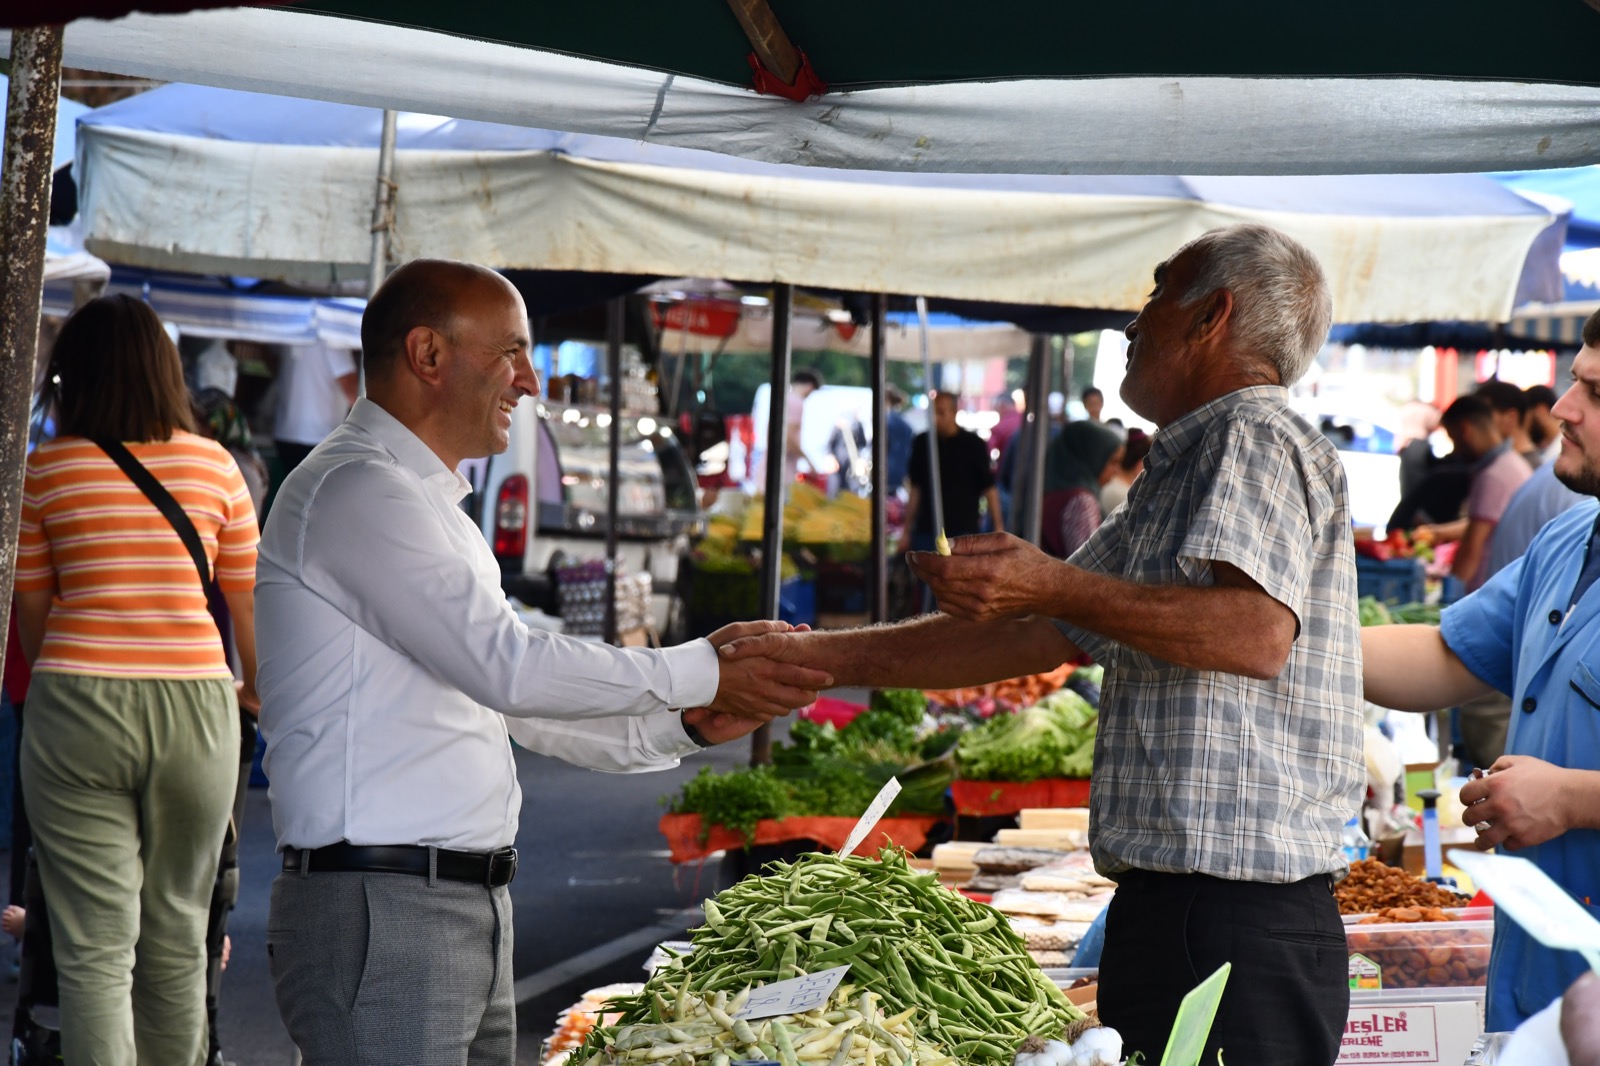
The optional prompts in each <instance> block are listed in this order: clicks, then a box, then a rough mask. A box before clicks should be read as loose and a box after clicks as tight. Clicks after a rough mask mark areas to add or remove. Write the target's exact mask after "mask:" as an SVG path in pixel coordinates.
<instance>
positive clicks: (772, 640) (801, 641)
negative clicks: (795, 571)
mask: <svg viewBox="0 0 1600 1066" xmlns="http://www.w3.org/2000/svg"><path fill="white" fill-rule="evenodd" d="M951 545H952V554H951V555H949V556H940V555H936V554H934V553H932V552H912V553H910V554H908V556H907V559H908V560H909V562H910V564H911V567H912V570H913V571H914V572H915V573H916V575H917V576H918V577H919V578H921V579H922V580H923V581H925V582H927V584H928V585H929V587H930V588H932V589H933V592H934V595H935V597H936V598H937V599H938V602H939V606H940V609H941V611H942V612H943V613H942V614H937V615H927V616H924V617H921V618H915V619H910V620H908V621H905V622H900V623H897V624H895V625H886V626H874V627H872V628H869V629H854V630H841V631H835V632H827V633H821V632H811V631H810V630H809V628H808V627H806V626H789V625H787V624H785V623H781V622H741V623H737V624H735V625H730V626H726V627H724V628H723V629H720V630H718V631H717V632H716V633H714V634H712V636H711V643H712V644H713V646H715V647H716V648H717V651H718V655H719V658H720V666H721V681H720V684H719V687H718V690H717V698H716V700H714V701H713V702H712V705H711V706H710V707H702V708H697V709H695V710H693V711H688V712H685V715H684V718H685V721H686V722H687V723H688V724H690V725H693V726H695V727H696V728H697V729H698V730H699V731H700V732H701V734H702V735H703V736H705V737H706V739H707V740H712V741H714V742H717V743H720V742H722V741H723V740H731V739H734V738H735V737H739V736H743V735H744V734H746V733H749V732H751V731H752V730H754V729H755V728H756V727H757V726H758V725H761V724H763V723H765V722H769V721H771V720H772V719H773V718H775V717H780V716H782V715H783V714H785V713H787V710H788V708H790V707H798V706H802V705H803V704H805V703H809V702H810V701H811V699H812V698H814V696H815V694H816V691H815V690H817V689H819V688H826V687H829V686H830V685H833V684H841V685H866V686H874V687H902V686H903V687H918V688H957V687H962V686H965V685H972V684H983V683H986V682H989V681H998V680H1002V679H1004V678H1008V677H1017V676H1020V675H1023V674H1030V673H1039V672H1042V671H1046V670H1051V669H1054V668H1055V667H1057V666H1059V665H1060V664H1061V663H1062V662H1064V661H1066V660H1067V659H1068V658H1070V657H1071V656H1073V655H1075V654H1076V653H1077V650H1076V649H1075V648H1074V647H1073V646H1072V645H1071V644H1070V642H1068V641H1067V639H1066V638H1065V637H1064V636H1063V635H1062V634H1061V631H1060V630H1059V629H1057V628H1056V626H1055V625H1053V624H1052V623H1051V622H1050V621H1049V619H1048V618H1047V617H1046V612H1045V611H1044V610H1043V608H1044V607H1045V605H1047V604H1049V603H1050V602H1052V599H1053V597H1055V596H1056V595H1058V593H1059V590H1058V588H1057V586H1058V585H1059V583H1060V581H1061V580H1062V579H1063V577H1066V578H1069V579H1070V577H1071V575H1070V574H1069V573H1068V571H1069V569H1070V568H1068V567H1065V566H1063V565H1061V563H1060V562H1059V561H1058V560H1055V559H1052V558H1051V557H1050V556H1048V555H1046V554H1044V553H1043V552H1041V551H1039V549H1037V548H1036V547H1034V546H1033V545H1031V544H1029V543H1028V542H1027V541H1024V540H1020V539H1018V538H1016V537H1013V536H1010V535H1009V534H1004V533H994V534H986V535H982V536H971V537H958V538H957V539H955V540H954V541H952V542H951Z"/></svg>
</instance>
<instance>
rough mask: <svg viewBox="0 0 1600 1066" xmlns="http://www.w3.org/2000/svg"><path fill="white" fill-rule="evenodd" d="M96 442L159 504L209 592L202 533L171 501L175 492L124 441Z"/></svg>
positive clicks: (208, 568) (208, 571)
mask: <svg viewBox="0 0 1600 1066" xmlns="http://www.w3.org/2000/svg"><path fill="white" fill-rule="evenodd" d="M95 443H96V444H98V445H99V446H100V450H101V451H103V452H105V453H106V454H107V455H109V456H111V459H112V461H113V462H115V463H116V464H117V465H118V466H120V467H121V468H122V472H123V473H124V474H127V475H128V480H129V481H131V482H133V483H134V484H135V485H137V486H139V491H140V492H143V493H144V494H145V495H146V496H147V497H149V499H150V502H151V503H153V504H155V505H156V510H158V511H160V512H161V513H162V514H163V515H165V516H166V519H167V521H168V522H171V523H172V528H173V531H174V532H176V533H177V534H178V539H179V540H181V541H183V546H184V547H185V548H188V549H189V557H190V558H191V559H193V560H194V568H195V571H196V572H197V573H199V575H200V588H201V589H202V590H207V591H209V590H210V588H211V564H210V563H209V562H208V561H207V560H206V546H205V545H204V544H202V543H201V542H200V533H199V531H198V530H196V529H195V528H194V523H193V522H192V521H190V520H189V516H188V515H186V514H184V512H183V507H182V505H180V504H179V503H178V501H177V500H175V499H173V498H172V493H170V492H168V491H167V490H166V488H165V486H163V485H162V484H161V482H159V481H157V480H156V477H155V475H154V474H152V473H150V471H148V470H146V469H145V467H144V464H143V463H141V462H139V460H137V459H135V458H134V457H133V453H132V452H130V451H128V449H127V448H126V447H124V446H123V444H122V442H121V441H115V440H96V441H95Z"/></svg>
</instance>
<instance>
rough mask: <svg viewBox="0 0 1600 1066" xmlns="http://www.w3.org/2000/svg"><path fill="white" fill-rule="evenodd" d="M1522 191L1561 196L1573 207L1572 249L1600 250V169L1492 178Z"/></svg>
mask: <svg viewBox="0 0 1600 1066" xmlns="http://www.w3.org/2000/svg"><path fill="white" fill-rule="evenodd" d="M1489 176H1490V177H1491V178H1493V179H1494V180H1495V181H1498V182H1500V183H1501V184H1502V185H1504V186H1506V187H1507V188H1509V189H1515V190H1516V191H1518V192H1526V193H1534V194H1537V195H1542V196H1557V197H1560V198H1561V199H1563V200H1565V201H1567V203H1569V204H1571V205H1572V216H1571V218H1570V219H1569V220H1568V222H1567V247H1568V248H1597V247H1600V167H1569V168H1566V169H1561V170H1513V171H1505V172H1501V173H1498V174H1491V175H1489Z"/></svg>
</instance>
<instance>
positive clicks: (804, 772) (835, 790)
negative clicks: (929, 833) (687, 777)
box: [671, 692, 956, 842]
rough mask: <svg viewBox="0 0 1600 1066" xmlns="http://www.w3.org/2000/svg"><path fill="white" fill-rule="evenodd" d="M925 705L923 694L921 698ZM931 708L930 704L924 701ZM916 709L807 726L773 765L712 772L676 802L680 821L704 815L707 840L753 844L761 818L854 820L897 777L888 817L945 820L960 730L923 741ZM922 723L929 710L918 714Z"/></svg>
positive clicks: (781, 748)
mask: <svg viewBox="0 0 1600 1066" xmlns="http://www.w3.org/2000/svg"><path fill="white" fill-rule="evenodd" d="M915 695H916V696H917V698H918V699H919V700H921V699H922V694H921V693H920V692H918V693H915ZM924 703H925V701H924ZM910 714H911V703H910V701H909V700H902V701H901V702H900V703H899V704H898V705H894V706H890V707H880V708H878V709H869V710H867V711H863V712H862V713H861V714H859V715H857V716H856V718H855V719H854V720H853V721H851V723H850V724H849V725H848V726H846V727H845V728H844V729H835V728H834V727H833V726H832V725H829V724H819V723H816V722H810V721H806V720H805V719H801V720H799V721H797V722H795V723H794V724H793V725H792V726H790V729H789V742H788V743H787V744H781V743H780V744H774V745H773V746H772V765H771V766H769V767H759V768H753V769H748V770H736V771H733V772H732V773H726V774H716V773H713V772H712V771H711V770H710V769H709V768H708V769H705V770H702V771H700V774H699V776H697V777H695V778H694V779H693V780H691V781H689V782H688V783H687V784H686V785H684V787H683V790H682V791H681V792H680V793H679V794H678V796H677V797H676V798H675V799H673V800H672V807H671V809H672V811H673V813H675V814H698V815H700V817H701V820H702V832H703V833H707V834H709V833H710V831H711V827H712V826H713V825H724V826H727V827H728V828H730V829H733V830H736V831H738V832H740V833H742V834H743V835H744V837H745V840H746V841H747V842H748V841H750V840H751V839H753V837H754V834H755V823H756V822H758V821H760V820H761V819H762V818H786V817H791V816H796V815H819V816H834V817H842V818H855V817H858V816H860V814H861V813H862V812H863V811H865V810H866V809H867V806H868V805H869V804H870V803H871V802H872V800H873V798H874V797H875V796H877V794H878V790H879V789H881V788H882V787H883V786H884V783H885V782H887V781H888V780H889V778H891V777H896V776H898V777H899V778H900V784H901V787H902V791H901V793H900V795H899V796H898V797H897V798H896V800H895V802H894V804H893V805H892V806H890V808H889V812H888V813H889V814H891V815H899V814H941V813H943V812H944V809H945V804H944V797H945V792H946V790H948V789H949V787H950V782H951V781H952V780H953V779H954V778H955V764H954V761H953V760H952V759H950V758H948V757H945V758H941V756H948V754H949V752H950V749H951V747H952V746H953V745H954V743H955V736H956V731H955V730H942V731H940V732H936V733H932V734H930V735H929V736H927V737H919V736H918V735H917V732H916V729H915V728H914V727H913V726H912V725H911V724H910V722H909V721H908V719H909V718H910ZM916 714H917V719H916V720H917V722H919V723H920V722H921V720H922V714H923V710H922V708H920V707H919V708H917V710H916Z"/></svg>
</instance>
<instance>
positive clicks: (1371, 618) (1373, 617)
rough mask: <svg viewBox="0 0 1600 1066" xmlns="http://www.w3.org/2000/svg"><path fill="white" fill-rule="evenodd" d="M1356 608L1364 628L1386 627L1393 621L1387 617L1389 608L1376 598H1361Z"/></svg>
mask: <svg viewBox="0 0 1600 1066" xmlns="http://www.w3.org/2000/svg"><path fill="white" fill-rule="evenodd" d="M1356 606H1357V610H1358V613H1359V614H1360V616H1361V624H1362V625H1364V626H1386V625H1388V624H1389V623H1390V622H1393V621H1394V619H1393V618H1392V617H1390V615H1389V608H1387V607H1385V606H1384V605H1383V603H1382V601H1380V600H1379V599H1378V597H1376V596H1363V597H1361V599H1360V600H1359V601H1357V604H1356Z"/></svg>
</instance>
